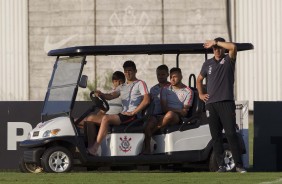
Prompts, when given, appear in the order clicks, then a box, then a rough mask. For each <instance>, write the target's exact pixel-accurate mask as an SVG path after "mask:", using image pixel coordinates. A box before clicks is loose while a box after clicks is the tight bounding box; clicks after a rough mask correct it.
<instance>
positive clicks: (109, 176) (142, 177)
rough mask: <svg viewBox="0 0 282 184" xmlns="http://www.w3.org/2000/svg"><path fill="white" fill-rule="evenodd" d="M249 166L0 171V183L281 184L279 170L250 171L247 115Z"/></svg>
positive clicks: (281, 175) (251, 149) (250, 137)
mask: <svg viewBox="0 0 282 184" xmlns="http://www.w3.org/2000/svg"><path fill="white" fill-rule="evenodd" d="M249 122H250V123H249V149H250V150H249V151H250V168H249V169H248V171H249V172H248V173H245V174H239V173H212V172H191V171H190V172H167V171H165V172H162V171H158V170H157V171H151V172H150V171H143V172H142V171H126V172H124V171H122V172H121V171H119V172H110V171H103V172H101V171H96V172H81V171H80V172H72V173H66V174H47V173H40V174H25V173H19V172H0V184H14V183H15V184H17V183H21V184H25V183H26V184H33V183H44V184H45V183H46V184H52V183H56V184H58V183H60V184H61V183H68V184H72V183H79V184H87V183H91V184H94V183H95V184H96V183H97V184H100V183H107V184H111V183H113V184H127V183H128V184H131V183H132V184H138V183H146V184H150V183H153V184H167V183H175V184H179V183H194V184H197V183H209V184H213V183H228V184H233V183H234V184H235V183H236V184H241V183H242V184H244V183H247V184H252V183H260V184H279V183H281V184H282V173H279V172H275V173H273V172H272V173H271V172H269V173H262V172H252V165H253V132H254V129H253V118H252V116H250V118H249Z"/></svg>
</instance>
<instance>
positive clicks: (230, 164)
mask: <svg viewBox="0 0 282 184" xmlns="http://www.w3.org/2000/svg"><path fill="white" fill-rule="evenodd" d="M223 148H224V163H225V165H226V170H227V171H233V170H234V169H235V162H234V158H233V156H232V153H231V150H230V148H229V145H228V144H227V143H224V144H223ZM218 169H219V166H218V164H217V161H216V156H215V153H214V151H213V152H212V153H211V156H210V161H209V170H210V171H211V172H216V171H218Z"/></svg>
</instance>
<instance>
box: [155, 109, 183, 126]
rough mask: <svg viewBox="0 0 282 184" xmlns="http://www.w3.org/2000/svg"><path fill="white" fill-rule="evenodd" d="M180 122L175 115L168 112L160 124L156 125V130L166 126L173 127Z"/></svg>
mask: <svg viewBox="0 0 282 184" xmlns="http://www.w3.org/2000/svg"><path fill="white" fill-rule="evenodd" d="M179 122H180V117H179V115H178V114H177V113H175V112H172V111H168V112H167V113H166V114H165V115H164V118H163V120H162V121H161V124H160V125H158V129H161V128H164V127H166V126H167V125H174V124H178V123H179Z"/></svg>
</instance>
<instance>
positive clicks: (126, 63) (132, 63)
mask: <svg viewBox="0 0 282 184" xmlns="http://www.w3.org/2000/svg"><path fill="white" fill-rule="evenodd" d="M128 67H131V68H133V69H134V70H136V65H135V63H134V62H133V61H131V60H128V61H125V62H124V63H123V69H125V68H128Z"/></svg>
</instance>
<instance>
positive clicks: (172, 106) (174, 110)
mask: <svg viewBox="0 0 282 184" xmlns="http://www.w3.org/2000/svg"><path fill="white" fill-rule="evenodd" d="M170 83H171V84H170V85H169V86H168V87H163V88H162V90H161V95H160V96H161V107H162V110H163V112H165V114H164V115H163V116H162V117H160V118H159V120H158V122H157V124H156V123H151V125H150V126H149V128H148V129H146V131H148V132H147V133H146V134H145V136H149V137H146V139H149V141H150V140H151V137H152V135H153V133H154V132H156V131H157V130H158V129H162V128H164V127H166V126H168V125H174V124H179V123H181V122H182V118H185V117H186V116H187V114H188V110H189V108H190V107H191V106H192V102H193V91H192V90H191V89H190V88H189V87H187V86H186V85H184V84H183V83H182V72H181V69H180V68H172V69H171V70H170ZM145 146H147V147H145V151H147V152H149V151H150V142H149V144H148V145H145ZM149 153H150V152H149Z"/></svg>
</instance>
